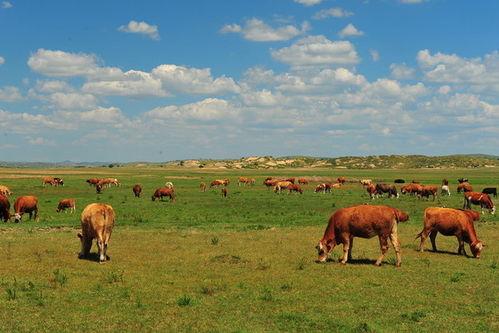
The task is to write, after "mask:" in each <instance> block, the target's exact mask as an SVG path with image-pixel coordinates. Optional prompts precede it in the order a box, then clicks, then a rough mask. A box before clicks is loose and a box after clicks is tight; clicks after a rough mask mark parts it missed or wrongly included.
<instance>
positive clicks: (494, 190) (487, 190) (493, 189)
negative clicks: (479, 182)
mask: <svg viewBox="0 0 499 333" xmlns="http://www.w3.org/2000/svg"><path fill="white" fill-rule="evenodd" d="M482 193H485V194H488V195H493V196H494V198H497V187H486V188H484V189H483V190H482Z"/></svg>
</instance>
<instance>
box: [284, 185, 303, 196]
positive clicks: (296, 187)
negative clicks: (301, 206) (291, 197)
mask: <svg viewBox="0 0 499 333" xmlns="http://www.w3.org/2000/svg"><path fill="white" fill-rule="evenodd" d="M288 190H289V193H292V192H297V193H300V194H303V189H302V188H301V187H300V185H296V184H291V185H289V186H288Z"/></svg>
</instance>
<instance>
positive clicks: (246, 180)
mask: <svg viewBox="0 0 499 333" xmlns="http://www.w3.org/2000/svg"><path fill="white" fill-rule="evenodd" d="M241 184H243V185H254V184H255V179H254V178H248V177H239V178H238V180H237V186H241Z"/></svg>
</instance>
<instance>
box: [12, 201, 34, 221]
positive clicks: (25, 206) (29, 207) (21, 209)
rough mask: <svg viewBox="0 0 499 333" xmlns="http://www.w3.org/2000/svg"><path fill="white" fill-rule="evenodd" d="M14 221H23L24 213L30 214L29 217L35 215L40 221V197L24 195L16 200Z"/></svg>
mask: <svg viewBox="0 0 499 333" xmlns="http://www.w3.org/2000/svg"><path fill="white" fill-rule="evenodd" d="M14 212H15V214H14V222H16V223H18V222H21V219H22V216H23V214H24V213H28V214H29V219H30V220H31V219H32V218H33V217H34V218H35V221H38V198H37V197H35V196H32V195H27V196H22V197H19V198H17V199H16V202H14Z"/></svg>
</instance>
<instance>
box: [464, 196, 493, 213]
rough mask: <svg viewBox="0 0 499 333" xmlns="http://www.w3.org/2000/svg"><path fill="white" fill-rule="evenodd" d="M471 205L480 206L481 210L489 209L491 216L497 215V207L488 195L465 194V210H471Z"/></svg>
mask: <svg viewBox="0 0 499 333" xmlns="http://www.w3.org/2000/svg"><path fill="white" fill-rule="evenodd" d="M471 204H474V205H480V208H481V209H482V214H483V209H484V208H487V209H488V210H489V213H490V214H495V213H496V206H495V205H494V203H493V202H492V199H491V198H490V197H489V195H488V194H486V193H480V192H466V193H464V203H463V209H471Z"/></svg>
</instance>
